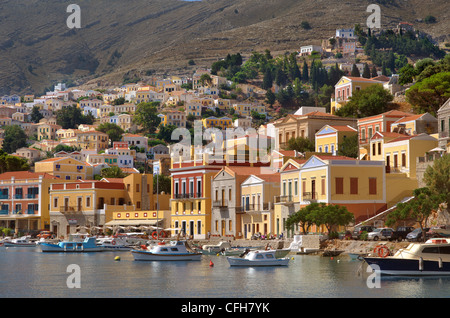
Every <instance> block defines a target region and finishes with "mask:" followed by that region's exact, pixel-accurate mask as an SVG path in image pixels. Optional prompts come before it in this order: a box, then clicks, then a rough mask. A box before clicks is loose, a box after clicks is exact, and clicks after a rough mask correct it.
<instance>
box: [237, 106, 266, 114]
mask: <svg viewBox="0 0 450 318" xmlns="http://www.w3.org/2000/svg"><path fill="white" fill-rule="evenodd" d="M233 109H234V112H235V114H238V115H239V116H243V117H246V116H251V115H252V111H255V112H257V113H259V114H265V113H266V107H265V106H264V105H256V104H233Z"/></svg>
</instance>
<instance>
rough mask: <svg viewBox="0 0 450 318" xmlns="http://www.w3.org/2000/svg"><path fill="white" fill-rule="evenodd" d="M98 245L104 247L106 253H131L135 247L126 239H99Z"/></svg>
mask: <svg viewBox="0 0 450 318" xmlns="http://www.w3.org/2000/svg"><path fill="white" fill-rule="evenodd" d="M97 245H98V246H100V247H103V248H104V249H105V251H125V252H126V251H131V250H132V248H133V246H132V245H131V244H130V243H129V242H128V240H127V239H126V237H104V238H98V239H97Z"/></svg>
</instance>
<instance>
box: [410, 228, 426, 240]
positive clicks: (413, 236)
mask: <svg viewBox="0 0 450 318" xmlns="http://www.w3.org/2000/svg"><path fill="white" fill-rule="evenodd" d="M423 230H424V232H425V239H427V238H428V237H427V235H426V234H427V232H428V231H429V230H430V228H429V227H426V228H424V229H423ZM406 239H407V240H408V241H409V242H418V241H421V240H422V229H421V228H420V227H419V228H417V229H415V230H414V231H412V232H410V233H408V234H407V235H406Z"/></svg>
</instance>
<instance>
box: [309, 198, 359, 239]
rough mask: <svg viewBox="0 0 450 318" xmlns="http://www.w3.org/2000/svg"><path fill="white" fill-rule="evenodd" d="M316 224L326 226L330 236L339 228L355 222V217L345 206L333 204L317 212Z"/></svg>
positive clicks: (321, 207)
mask: <svg viewBox="0 0 450 318" xmlns="http://www.w3.org/2000/svg"><path fill="white" fill-rule="evenodd" d="M315 212H316V216H315V218H314V219H315V222H316V223H320V224H321V225H325V227H326V228H327V230H328V235H330V234H331V233H332V232H333V230H336V227H338V226H346V225H348V224H349V223H351V222H353V221H354V219H355V216H354V215H353V213H351V212H349V211H348V210H347V208H346V207H345V206H341V205H337V204H331V205H323V206H320V207H319V208H318V209H316V210H315Z"/></svg>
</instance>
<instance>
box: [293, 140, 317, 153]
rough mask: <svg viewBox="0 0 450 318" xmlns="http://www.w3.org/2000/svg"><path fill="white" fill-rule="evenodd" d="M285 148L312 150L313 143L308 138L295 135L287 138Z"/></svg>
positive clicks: (302, 150)
mask: <svg viewBox="0 0 450 318" xmlns="http://www.w3.org/2000/svg"><path fill="white" fill-rule="evenodd" d="M287 148H288V150H297V151H298V152H305V151H314V143H313V142H312V141H311V140H309V139H308V138H303V137H296V138H291V139H289V140H288V146H287Z"/></svg>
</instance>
